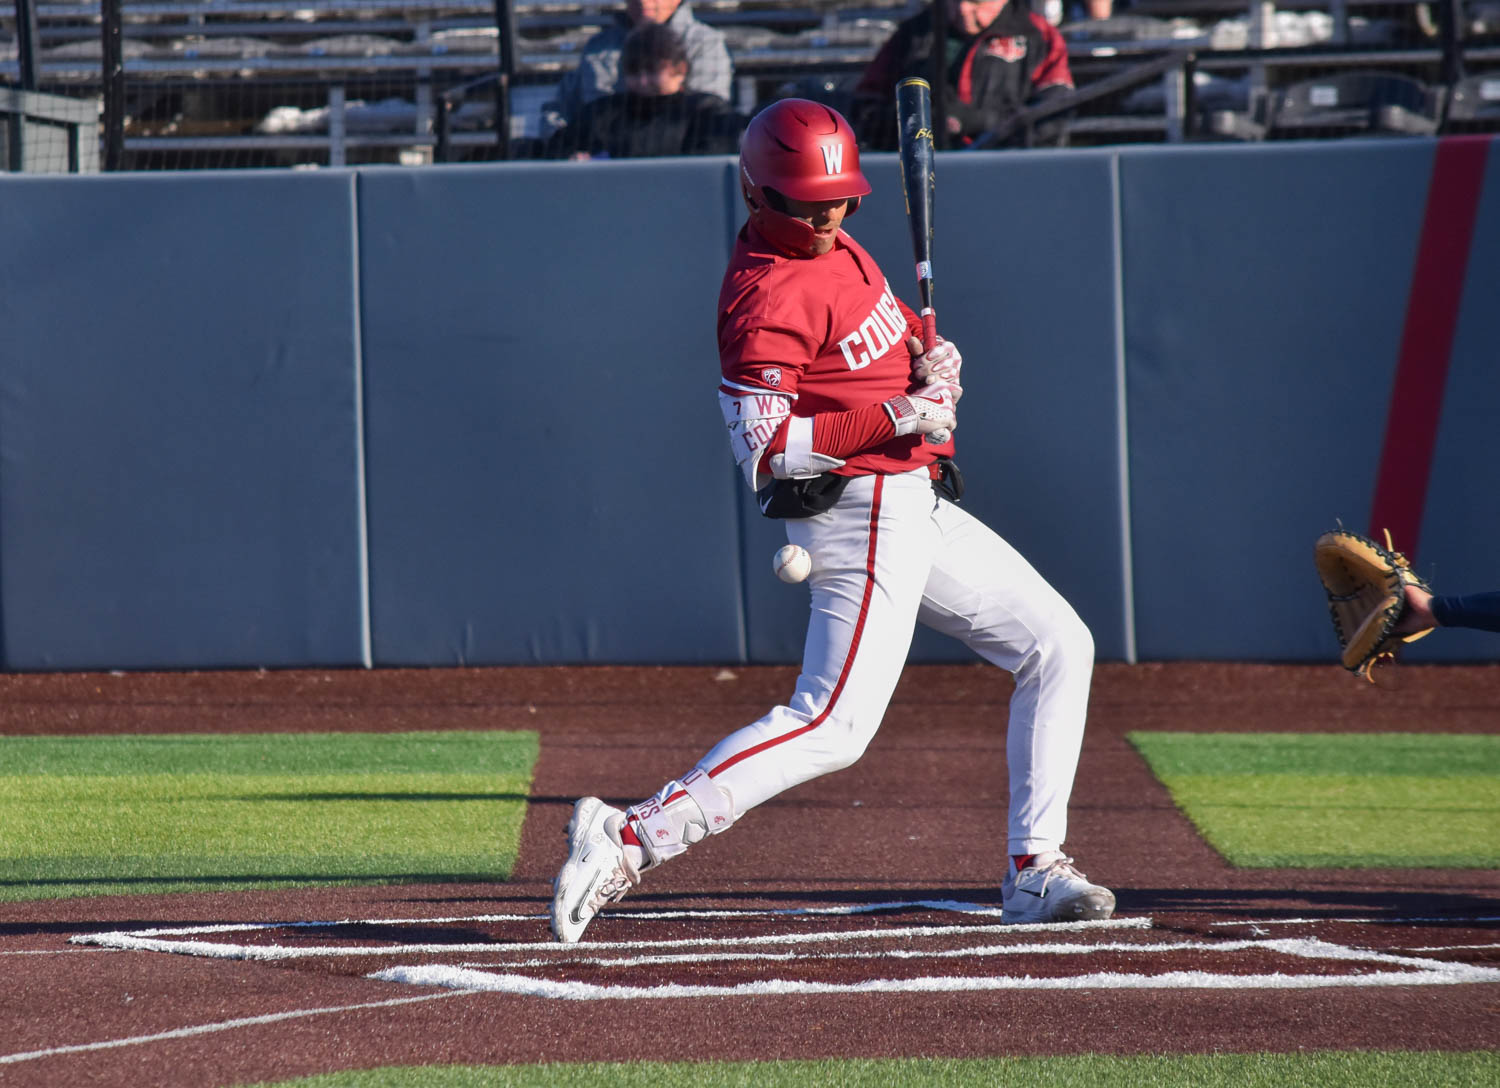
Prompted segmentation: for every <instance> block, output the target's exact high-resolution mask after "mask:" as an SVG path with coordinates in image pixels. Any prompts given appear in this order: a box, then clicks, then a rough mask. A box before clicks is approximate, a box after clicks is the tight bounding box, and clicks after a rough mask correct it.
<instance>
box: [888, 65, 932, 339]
mask: <svg viewBox="0 0 1500 1088" xmlns="http://www.w3.org/2000/svg"><path fill="white" fill-rule="evenodd" d="M896 133H897V139H898V141H899V143H898V146H899V148H900V151H901V189H902V191H903V192H904V193H905V195H906V222H907V224H908V225H909V226H910V227H911V250H912V256H913V257H915V258H916V262H917V294H918V297H919V300H920V302H921V304H922V309H921V312H920V317H921V318H922V348H923V350H924V351H931V350H932V347H933V345H934V344H935V343H936V342H937V312H936V311H935V310H934V309H933V308H932V206H933V200H934V197H935V196H936V187H937V175H936V173H935V172H934V170H933V152H932V86H931V84H929V83H928V82H927V81H926V80H925V79H919V78H917V77H915V76H913V77H911V78H909V79H903V80H902V81H901V82H900V83H898V84H896Z"/></svg>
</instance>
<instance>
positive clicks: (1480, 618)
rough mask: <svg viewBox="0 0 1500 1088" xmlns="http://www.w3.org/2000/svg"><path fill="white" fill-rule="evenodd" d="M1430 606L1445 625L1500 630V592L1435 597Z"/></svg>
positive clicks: (1434, 614)
mask: <svg viewBox="0 0 1500 1088" xmlns="http://www.w3.org/2000/svg"><path fill="white" fill-rule="evenodd" d="M1430 607H1431V608H1432V614H1433V616H1435V617H1436V618H1437V621H1438V623H1440V624H1442V625H1443V626H1444V627H1472V628H1474V629H1475V630H1479V631H1500V592H1495V593H1471V594H1469V595H1468V596H1466V597H1436V596H1435V597H1433V598H1432V602H1431V605H1430Z"/></svg>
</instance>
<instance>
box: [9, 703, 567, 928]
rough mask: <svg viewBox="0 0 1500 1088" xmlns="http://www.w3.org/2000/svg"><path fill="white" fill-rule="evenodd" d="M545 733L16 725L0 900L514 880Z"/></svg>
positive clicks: (11, 752) (10, 765)
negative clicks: (78, 732)
mask: <svg viewBox="0 0 1500 1088" xmlns="http://www.w3.org/2000/svg"><path fill="white" fill-rule="evenodd" d="M536 756H537V737H536V734H535V733H529V732H526V733H502V732H452V733H277V734H250V735H232V736H214V735H200V734H193V735H156V736H114V737H0V900H18V899H37V898H53V897H56V898H61V897H67V896H79V895H108V894H120V893H126V892H163V891H199V890H228V889H242V888H272V887H290V886H295V885H307V884H352V883H387V882H401V881H411V880H469V879H476V880H478V879H482V880H504V879H506V878H507V877H508V876H509V875H510V872H511V870H512V869H513V867H514V866H515V860H516V851H517V849H518V846H519V841H520V833H521V821H522V819H523V817H524V816H525V812H526V798H527V794H528V792H529V790H530V785H531V772H532V767H533V766H534V764H535V762H536Z"/></svg>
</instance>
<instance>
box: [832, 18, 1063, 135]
mask: <svg viewBox="0 0 1500 1088" xmlns="http://www.w3.org/2000/svg"><path fill="white" fill-rule="evenodd" d="M935 3H944V4H946V5H947V7H946V9H945V14H946V16H947V19H946V29H947V33H946V39H947V40H946V41H945V43H944V52H943V56H944V58H945V60H944V69H943V70H944V72H945V75H946V78H945V80H944V84H945V85H944V87H943V93H942V96H941V98H942V103H943V109H944V113H945V114H946V121H945V122H940V123H944V124H945V127H946V131H947V133H948V141H947V143H948V146H950V147H951V146H964V145H967V144H970V143H972V142H973V141H974V140H975V139H976V138H978V137H979V136H981V135H983V134H984V133H986V132H991V131H993V130H995V129H997V128H999V127H1000V126H1001V125H1002V124H1003V123H1004V122H1005V121H1006V120H1007V119H1009V118H1010V117H1011V116H1013V115H1014V114H1015V113H1016V112H1017V111H1019V110H1021V109H1023V108H1024V107H1026V106H1029V105H1035V104H1036V103H1037V102H1039V101H1040V100H1041V99H1042V98H1044V97H1048V96H1050V95H1053V94H1061V93H1066V92H1067V91H1071V90H1072V89H1073V74H1072V72H1070V71H1069V70H1068V47H1067V43H1065V42H1064V41H1063V37H1062V35H1061V34H1059V33H1058V31H1057V28H1056V27H1054V26H1053V25H1052V24H1051V23H1049V22H1048V21H1047V20H1046V19H1045V18H1043V17H1042V16H1040V15H1037V14H1034V13H1032V12H1031V11H1030V10H1029V8H1028V7H1027V5H1026V0H987V2H985V3H975V2H973V0H935ZM934 6H935V5H933V4H930V5H928V6H927V7H926V8H925V9H924V10H922V11H919V12H918V13H917V14H916V15H913V16H911V17H910V18H909V19H907V20H905V21H904V22H903V23H901V24H900V25H899V26H898V27H896V31H895V33H894V34H892V35H891V37H890V39H889V40H888V41H887V42H886V43H885V45H883V46H882V47H881V48H880V51H879V52H878V53H877V54H876V55H875V58H874V59H873V60H872V61H870V64H869V66H868V67H867V68H866V69H865V71H864V75H863V76H861V77H860V81H859V83H858V85H857V86H856V87H855V88H854V108H853V113H854V121H855V129H856V131H858V133H859V137H860V142H861V145H862V146H864V147H868V148H870V149H872V150H877V151H891V150H894V149H895V147H896V113H895V108H894V104H893V103H894V99H893V97H892V95H893V94H894V91H895V86H896V84H897V82H898V81H900V80H902V79H905V78H907V77H908V76H921V77H923V78H924V79H927V80H928V81H929V82H930V81H931V80H932V78H933V63H932V54H933V39H934V37H935V28H934V22H935V17H934V11H933V8H934Z"/></svg>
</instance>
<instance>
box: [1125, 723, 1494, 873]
mask: <svg viewBox="0 0 1500 1088" xmlns="http://www.w3.org/2000/svg"><path fill="white" fill-rule="evenodd" d="M1129 739H1130V742H1131V743H1132V744H1133V745H1134V746H1135V748H1136V750H1137V751H1139V752H1140V753H1141V755H1142V756H1143V757H1144V758H1145V759H1146V762H1147V763H1148V764H1149V765H1150V767H1151V770H1152V772H1153V773H1155V775H1156V776H1157V778H1159V779H1160V780H1161V781H1162V783H1163V784H1164V785H1165V786H1166V787H1167V789H1168V790H1169V791H1170V792H1171V794H1172V799H1173V801H1174V802H1176V804H1177V806H1178V807H1179V808H1180V809H1181V810H1182V811H1183V812H1184V813H1185V814H1186V815H1187V817H1188V818H1189V819H1190V820H1191V821H1192V822H1193V825H1194V826H1195V827H1196V828H1197V829H1198V832H1199V833H1200V834H1201V835H1202V836H1203V837H1204V838H1205V839H1206V840H1208V842H1209V844H1210V845H1212V846H1213V847H1214V849H1216V850H1217V851H1219V853H1220V854H1222V855H1223V856H1224V857H1225V858H1226V859H1227V860H1228V861H1229V862H1230V863H1231V864H1233V865H1239V866H1244V867H1249V868H1261V867H1264V868H1323V867H1328V868H1379V867H1396V868H1493V867H1496V866H1497V865H1500V736H1487V735H1473V734H1432V733H1421V734H1416V733H1365V734H1353V733H1156V732H1139V733H1131V734H1130V738H1129Z"/></svg>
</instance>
